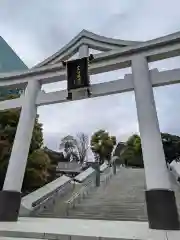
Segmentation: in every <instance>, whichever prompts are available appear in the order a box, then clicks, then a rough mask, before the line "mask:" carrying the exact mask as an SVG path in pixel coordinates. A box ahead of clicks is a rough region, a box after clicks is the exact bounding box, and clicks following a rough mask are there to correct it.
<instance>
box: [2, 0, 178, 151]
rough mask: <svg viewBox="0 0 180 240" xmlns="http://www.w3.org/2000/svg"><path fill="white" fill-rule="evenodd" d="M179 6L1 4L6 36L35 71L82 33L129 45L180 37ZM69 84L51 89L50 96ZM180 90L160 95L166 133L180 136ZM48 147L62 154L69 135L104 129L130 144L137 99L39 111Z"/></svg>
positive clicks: (5, 0) (141, 1)
mask: <svg viewBox="0 0 180 240" xmlns="http://www.w3.org/2000/svg"><path fill="white" fill-rule="evenodd" d="M179 9H180V2H179V0H171V1H168V0H158V1H157V0H146V1H145V0H111V1H109V0H107V1H102V0H98V1H97V0H78V1H74V0H61V1H59V0H51V1H49V0H38V1H37V0H29V1H28V0H14V1H12V0H1V3H0V35H1V36H2V37H3V38H4V39H5V40H6V41H7V42H8V44H9V45H10V46H11V47H12V48H13V49H14V50H15V51H16V53H17V54H18V55H19V56H20V57H21V58H22V60H23V61H24V62H25V63H26V64H27V65H28V66H29V67H32V66H33V65H35V64H37V63H38V62H41V61H42V60H44V59H45V58H47V57H49V56H50V55H52V54H53V53H54V52H56V51H58V50H59V49H60V48H61V47H62V46H63V45H65V44H66V43H68V41H70V40H71V38H73V37H74V36H75V35H77V34H78V33H79V32H80V31H81V30H82V29H87V30H89V31H92V32H95V33H97V34H101V35H105V36H109V37H114V38H120V39H122V40H123V39H124V40H140V41H142V40H143V41H145V40H148V39H153V38H156V37H159V36H163V35H166V34H169V33H173V32H176V31H180V27H179V26H180V14H179ZM179 63H180V61H179V59H178V58H174V59H171V60H168V61H161V62H159V63H153V65H151V66H150V67H151V68H154V67H158V68H159V69H160V70H163V69H170V68H171V69H172V68H177V67H179V65H180V64H179ZM129 71H130V69H125V70H120V71H116V72H110V73H107V74H100V75H97V76H93V79H92V81H93V82H100V81H101V82H102V81H109V80H115V79H116V78H119V77H121V76H123V75H124V73H127V72H129ZM64 86H65V85H64V84H55V85H52V84H51V85H49V86H45V87H44V88H45V89H46V91H53V90H56V89H60V88H62V87H64ZM179 92H180V86H179V85H174V86H168V87H160V88H157V89H155V90H154V93H155V99H156V105H157V110H158V117H159V121H160V128H161V131H166V132H170V133H173V134H177V135H178V134H179V135H180V126H179V122H180V114H179V113H180V106H179V100H180V97H179V96H180V94H179ZM38 112H39V114H40V121H41V122H42V123H43V126H44V139H45V144H47V145H48V146H49V147H51V148H53V149H58V146H59V142H60V139H61V138H62V137H63V136H64V135H66V134H76V133H77V132H85V133H88V134H91V133H92V132H94V131H95V130H98V129H100V128H103V129H106V130H108V131H110V132H111V133H112V134H114V135H116V136H117V138H118V139H119V140H125V139H126V138H127V137H128V136H129V135H130V134H132V133H134V132H137V131H138V124H137V114H136V107H135V101H134V94H133V93H126V94H121V95H114V96H108V97H103V98H99V99H92V100H84V101H80V102H74V103H66V104H56V105H51V106H45V107H41V108H39V109H38Z"/></svg>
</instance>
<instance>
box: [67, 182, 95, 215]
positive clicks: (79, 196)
mask: <svg viewBox="0 0 180 240" xmlns="http://www.w3.org/2000/svg"><path fill="white" fill-rule="evenodd" d="M94 186H95V181H94V179H91V180H90V181H88V183H86V184H85V185H84V186H82V188H80V190H79V191H78V192H76V193H74V194H73V195H72V197H71V198H70V199H69V200H67V201H66V215H68V211H69V209H70V208H74V207H75V205H76V203H79V202H80V200H81V199H82V198H84V197H85V196H86V195H87V194H88V193H89V191H90V190H91V189H92V187H94Z"/></svg>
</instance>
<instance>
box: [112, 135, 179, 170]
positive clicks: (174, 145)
mask: <svg viewBox="0 0 180 240" xmlns="http://www.w3.org/2000/svg"><path fill="white" fill-rule="evenodd" d="M161 137H162V143H163V148H164V153H165V159H166V162H168V163H171V162H172V161H173V160H174V159H178V158H180V137H179V136H175V135H171V134H168V133H161ZM117 156H120V161H121V163H124V164H126V165H128V166H135V167H143V157H142V149H141V139H140V137H139V136H138V135H136V134H134V135H132V136H131V137H130V138H129V139H128V140H127V142H126V143H125V147H124V148H123V149H122V151H121V152H120V154H118V155H117Z"/></svg>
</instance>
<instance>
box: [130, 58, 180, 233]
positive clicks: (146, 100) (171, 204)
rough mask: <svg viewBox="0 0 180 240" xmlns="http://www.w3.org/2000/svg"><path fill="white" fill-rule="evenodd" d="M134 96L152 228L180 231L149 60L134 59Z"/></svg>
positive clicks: (149, 218)
mask: <svg viewBox="0 0 180 240" xmlns="http://www.w3.org/2000/svg"><path fill="white" fill-rule="evenodd" d="M132 74H133V82H134V92H135V100H136V107H137V115H138V121H139V130H140V136H141V144H142V152H143V160H144V168H145V175H146V187H147V189H146V203H147V212H148V220H149V226H150V228H153V229H164V230H176V229H179V220H178V213H177V207H176V201H175V195H174V192H173V191H172V189H171V184H170V180H169V173H168V169H167V166H166V162H165V156H164V150H163V145H162V140H161V134H160V129H159V123H158V118H157V112H156V107H155V101H154V95H153V89H152V84H151V79H150V74H149V68H148V62H147V59H146V58H145V57H143V56H141V55H136V56H134V57H133V58H132Z"/></svg>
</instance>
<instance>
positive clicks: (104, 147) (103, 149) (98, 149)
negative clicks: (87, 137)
mask: <svg viewBox="0 0 180 240" xmlns="http://www.w3.org/2000/svg"><path fill="white" fill-rule="evenodd" d="M115 145H116V137H115V136H110V135H109V133H108V132H106V131H105V130H99V131H97V132H95V133H94V134H93V135H92V137H91V149H92V151H93V153H94V155H95V158H96V159H97V160H99V162H100V164H102V163H103V162H104V160H107V161H110V159H111V155H112V151H113V148H114V146H115Z"/></svg>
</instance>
